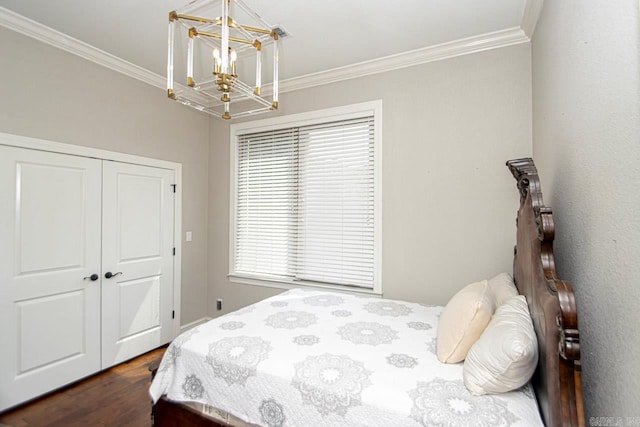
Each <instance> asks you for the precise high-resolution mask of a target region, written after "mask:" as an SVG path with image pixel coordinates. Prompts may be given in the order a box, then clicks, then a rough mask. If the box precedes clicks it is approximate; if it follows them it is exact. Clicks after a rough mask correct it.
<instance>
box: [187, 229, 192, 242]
mask: <svg viewBox="0 0 640 427" xmlns="http://www.w3.org/2000/svg"><path fill="white" fill-rule="evenodd" d="M186 240H187V242H190V241H191V240H192V236H191V232H190V231H187V235H186Z"/></svg>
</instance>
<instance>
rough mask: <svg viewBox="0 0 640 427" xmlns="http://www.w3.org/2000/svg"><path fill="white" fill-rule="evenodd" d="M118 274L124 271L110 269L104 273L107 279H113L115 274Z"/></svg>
mask: <svg viewBox="0 0 640 427" xmlns="http://www.w3.org/2000/svg"><path fill="white" fill-rule="evenodd" d="M118 274H122V271H118V272H117V273H112V272H110V271H107V272H106V273H104V277H105V279H111V278H112V277H114V276H117V275H118Z"/></svg>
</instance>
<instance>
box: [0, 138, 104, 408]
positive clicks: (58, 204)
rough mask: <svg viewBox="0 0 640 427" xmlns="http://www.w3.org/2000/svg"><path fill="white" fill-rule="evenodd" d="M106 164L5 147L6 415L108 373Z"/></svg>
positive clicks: (2, 382) (0, 204) (1, 333)
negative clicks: (103, 239) (103, 322)
mask: <svg viewBox="0 0 640 427" xmlns="http://www.w3.org/2000/svg"><path fill="white" fill-rule="evenodd" d="M101 163H102V162H101V161H100V160H96V159H90V158H84V157H77V156H69V155H63V154H53V153H48V152H44V151H35V150H27V149H23V148H14V147H7V146H0V236H1V238H0V241H1V243H0V343H1V344H0V410H3V409H6V408H8V407H10V406H13V405H15V404H17V403H20V402H23V401H25V400H27V399H30V398H32V397H35V396H37V395H39V394H42V393H45V392H47V391H50V390H52V389H54V388H57V387H60V386H62V385H64V384H66V383H69V382H72V381H74V380H77V379H79V378H82V377H84V376H87V375H90V374H92V373H94V372H96V371H98V370H99V369H100V283H101V281H100V279H99V278H97V280H91V279H89V276H91V275H92V274H96V275H97V274H99V273H100V262H101V260H100V232H101V226H100V217H101V192H100V188H101V179H102V176H101ZM83 278H85V279H83ZM94 278H96V276H94Z"/></svg>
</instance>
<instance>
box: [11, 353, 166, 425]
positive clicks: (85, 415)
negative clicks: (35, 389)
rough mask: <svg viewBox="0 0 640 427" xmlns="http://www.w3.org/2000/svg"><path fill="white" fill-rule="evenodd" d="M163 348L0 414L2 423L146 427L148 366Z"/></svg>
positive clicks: (149, 377)
mask: <svg viewBox="0 0 640 427" xmlns="http://www.w3.org/2000/svg"><path fill="white" fill-rule="evenodd" d="M165 350H166V347H161V348H159V349H156V350H153V351H150V352H149V353H146V354H143V355H142V356H140V357H137V358H135V359H132V360H130V361H128V362H125V363H123V364H121V365H118V366H115V367H113V368H111V369H109V370H106V371H104V372H101V373H99V374H96V375H94V376H91V377H89V378H87V379H85V380H82V381H80V382H77V383H75V384H72V385H70V386H67V387H65V388H63V389H61V390H58V391H56V392H54V393H51V394H48V395H46V396H44V397H42V398H39V399H37V400H34V401H32V402H30V403H27V404H25V405H23V406H20V407H17V408H15V409H13V410H10V411H8V412H5V413H2V414H0V426H1V425H2V424H5V425H9V426H12V427H21V426H65V427H66V426H91V427H93V426H96V427H97V426H149V425H151V421H150V420H151V419H150V414H151V401H150V398H149V393H148V389H149V384H150V380H151V375H150V373H149V371H148V367H149V365H151V364H152V363H154V362H155V363H157V362H159V361H160V359H161V358H162V355H163V354H164V351H165Z"/></svg>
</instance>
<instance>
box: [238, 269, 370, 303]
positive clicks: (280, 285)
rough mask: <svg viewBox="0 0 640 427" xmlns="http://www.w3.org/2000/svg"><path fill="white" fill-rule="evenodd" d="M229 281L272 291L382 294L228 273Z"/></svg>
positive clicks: (354, 288)
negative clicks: (293, 290) (302, 290)
mask: <svg viewBox="0 0 640 427" xmlns="http://www.w3.org/2000/svg"><path fill="white" fill-rule="evenodd" d="M227 277H228V278H229V281H231V282H233V283H241V284H243V285H252V286H263V287H267V288H273V289H312V290H317V291H335V292H344V293H349V294H360V295H361V294H366V295H371V296H377V297H381V296H382V292H379V291H376V290H374V289H366V288H358V287H355V286H340V285H325V284H322V283H314V282H298V281H296V282H293V281H291V282H288V281H283V280H276V279H273V280H271V279H264V278H255V277H251V276H243V275H239V274H235V273H229V274H228V275H227Z"/></svg>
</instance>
